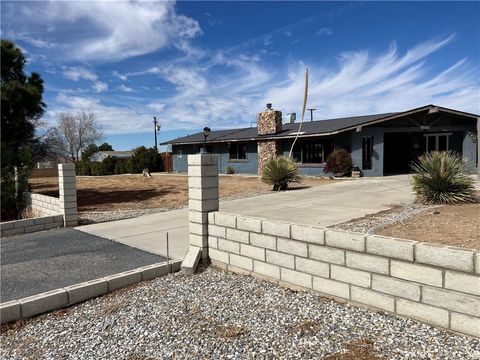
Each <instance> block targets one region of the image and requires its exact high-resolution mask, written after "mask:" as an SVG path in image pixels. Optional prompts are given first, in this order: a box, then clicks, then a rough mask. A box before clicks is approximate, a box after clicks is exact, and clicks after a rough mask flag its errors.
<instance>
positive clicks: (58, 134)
mask: <svg viewBox="0 0 480 360" xmlns="http://www.w3.org/2000/svg"><path fill="white" fill-rule="evenodd" d="M102 138H103V132H102V131H101V129H100V127H99V125H98V123H97V122H96V120H95V114H93V113H86V112H84V111H82V112H78V113H77V114H75V115H73V114H69V113H62V114H60V115H59V117H58V123H57V127H56V128H55V129H53V132H52V134H51V137H50V143H51V148H52V149H54V151H55V152H56V153H57V154H58V155H60V156H62V157H64V158H65V159H68V160H70V161H72V162H73V161H76V160H78V159H80V154H81V152H82V150H83V149H85V148H86V147H87V146H88V145H90V144H94V143H96V142H98V141H100V140H101V139H102Z"/></svg>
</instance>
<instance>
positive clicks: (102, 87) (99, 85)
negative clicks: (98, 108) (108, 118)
mask: <svg viewBox="0 0 480 360" xmlns="http://www.w3.org/2000/svg"><path fill="white" fill-rule="evenodd" d="M92 89H93V90H94V91H95V92H97V93H100V92H105V91H107V90H108V84H106V83H104V82H101V81H95V82H94V83H93V85H92Z"/></svg>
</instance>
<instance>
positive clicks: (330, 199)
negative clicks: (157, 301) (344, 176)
mask: <svg viewBox="0 0 480 360" xmlns="http://www.w3.org/2000/svg"><path fill="white" fill-rule="evenodd" d="M411 201H413V194H412V192H411V187H410V183H409V177H408V176H407V175H400V176H390V177H379V178H361V179H358V180H344V181H340V182H336V183H333V184H328V185H322V186H315V187H311V188H306V189H300V190H294V191H285V192H278V193H273V194H267V195H261V196H257V197H253V198H245V199H238V200H229V201H222V202H220V210H222V211H227V212H231V213H235V214H241V215H248V216H256V217H262V218H270V219H276V220H284V221H289V222H295V223H301V224H308V225H315V226H320V227H327V226H331V225H334V224H338V223H342V222H345V221H348V220H351V219H355V218H359V217H363V216H365V215H367V214H371V213H376V212H378V211H381V210H385V209H387V208H388V206H387V205H389V204H393V203H402V202H411ZM77 229H78V230H81V231H85V232H88V233H90V234H94V235H98V236H102V237H105V238H108V239H112V240H115V241H118V242H121V243H124V244H128V245H130V246H134V247H137V248H139V249H143V250H146V251H151V252H153V253H155V254H160V255H163V256H166V233H167V232H168V234H169V240H170V241H169V244H170V246H169V248H170V252H169V254H170V257H173V258H179V259H181V258H183V256H184V255H185V253H186V251H187V249H188V209H180V210H173V211H167V212H162V213H157V214H150V215H145V216H140V217H137V218H133V219H126V220H119V221H112V222H106V223H100V224H92V225H86V226H80V227H78V228H77Z"/></svg>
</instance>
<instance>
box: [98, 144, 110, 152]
mask: <svg viewBox="0 0 480 360" xmlns="http://www.w3.org/2000/svg"><path fill="white" fill-rule="evenodd" d="M98 151H113V147H112V145H110V144H109V143H107V142H104V143H103V144H102V145H100V146H99V147H98Z"/></svg>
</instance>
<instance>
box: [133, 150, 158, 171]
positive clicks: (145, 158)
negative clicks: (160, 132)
mask: <svg viewBox="0 0 480 360" xmlns="http://www.w3.org/2000/svg"><path fill="white" fill-rule="evenodd" d="M160 164H161V160H160V154H159V153H158V152H157V150H155V148H149V149H147V148H146V147H145V146H140V147H139V148H137V149H135V153H134V154H133V156H132V157H131V158H130V160H129V161H128V165H127V169H128V171H129V172H131V173H134V174H139V173H140V174H141V173H142V171H143V169H148V170H150V172H154V171H160V166H161V165H160Z"/></svg>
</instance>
